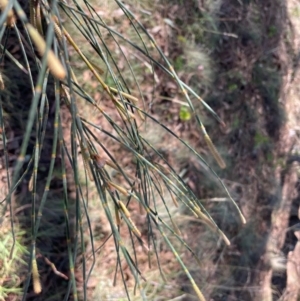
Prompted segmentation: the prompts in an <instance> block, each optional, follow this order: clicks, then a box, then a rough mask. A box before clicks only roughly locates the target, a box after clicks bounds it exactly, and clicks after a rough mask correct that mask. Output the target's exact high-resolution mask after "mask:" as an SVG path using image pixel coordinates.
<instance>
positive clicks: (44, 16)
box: [0, 0, 245, 300]
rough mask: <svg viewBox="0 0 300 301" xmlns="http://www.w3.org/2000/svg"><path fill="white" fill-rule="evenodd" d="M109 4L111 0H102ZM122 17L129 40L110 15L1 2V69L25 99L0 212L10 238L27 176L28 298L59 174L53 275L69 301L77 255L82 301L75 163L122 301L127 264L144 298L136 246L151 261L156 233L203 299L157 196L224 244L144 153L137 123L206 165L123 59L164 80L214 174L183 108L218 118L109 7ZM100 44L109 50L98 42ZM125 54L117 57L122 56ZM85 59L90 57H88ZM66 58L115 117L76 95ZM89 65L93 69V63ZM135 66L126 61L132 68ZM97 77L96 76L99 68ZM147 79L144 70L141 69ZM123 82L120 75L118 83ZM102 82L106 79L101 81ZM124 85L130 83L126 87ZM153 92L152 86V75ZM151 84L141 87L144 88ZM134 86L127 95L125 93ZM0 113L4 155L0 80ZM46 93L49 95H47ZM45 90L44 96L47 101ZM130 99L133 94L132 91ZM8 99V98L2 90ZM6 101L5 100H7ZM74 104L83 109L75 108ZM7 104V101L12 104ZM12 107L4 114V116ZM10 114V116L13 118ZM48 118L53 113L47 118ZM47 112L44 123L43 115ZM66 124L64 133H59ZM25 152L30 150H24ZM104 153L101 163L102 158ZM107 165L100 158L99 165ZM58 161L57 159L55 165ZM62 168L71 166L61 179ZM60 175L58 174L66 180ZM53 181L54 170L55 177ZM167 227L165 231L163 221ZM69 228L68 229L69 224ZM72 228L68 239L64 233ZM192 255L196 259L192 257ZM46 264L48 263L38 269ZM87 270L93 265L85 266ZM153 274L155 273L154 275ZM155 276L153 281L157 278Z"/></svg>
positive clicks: (190, 196) (39, 2)
mask: <svg viewBox="0 0 300 301" xmlns="http://www.w3.org/2000/svg"><path fill="white" fill-rule="evenodd" d="M112 1H113V0H112ZM115 2H116V4H117V5H118V6H119V9H120V11H121V12H122V14H123V16H122V18H127V19H128V21H129V23H130V26H131V27H132V29H133V32H134V34H135V37H134V38H130V37H127V36H126V35H125V34H123V33H122V32H121V31H119V30H118V27H117V26H111V25H110V24H112V20H110V16H106V17H103V16H101V15H99V14H98V12H97V10H96V9H95V8H94V7H93V5H92V4H91V2H90V1H86V0H84V1H77V0H71V1H65V0H52V1H47V0H29V6H28V4H27V1H18V0H9V1H8V0H1V1H0V8H1V17H0V39H1V61H2V62H3V61H6V60H10V61H11V63H12V64H14V66H15V70H17V72H19V73H20V74H22V75H23V76H24V74H25V75H26V77H27V83H28V84H29V87H28V88H27V90H29V93H31V95H32V97H31V101H30V108H29V109H28V110H27V112H28V116H27V117H26V124H25V130H24V134H23V137H22V144H21V146H20V150H19V152H18V157H17V159H16V161H15V166H14V170H13V176H12V177H11V178H10V177H9V163H8V159H7V152H5V153H4V157H6V160H5V162H6V164H5V165H6V170H7V174H8V179H9V180H8V182H7V185H8V187H7V189H8V194H7V195H6V196H4V197H3V201H4V204H5V206H4V209H3V212H4V213H5V212H7V210H10V215H11V220H12V222H11V231H12V233H14V214H13V209H12V207H13V206H12V198H13V196H14V194H15V192H16V190H17V189H18V187H20V186H21V185H22V183H23V180H24V178H25V177H26V175H28V174H29V175H30V176H29V178H30V180H29V184H28V191H29V193H30V195H31V198H30V202H31V258H30V260H29V262H28V265H29V274H31V273H32V279H33V290H34V292H35V293H36V294H38V293H40V292H41V290H42V287H41V283H40V279H39V273H38V265H37V260H36V258H38V257H39V256H43V254H40V255H38V252H37V250H36V240H37V238H38V237H39V239H43V235H46V234H43V233H44V232H41V229H40V228H41V227H40V225H41V221H42V217H43V214H44V211H45V205H46V204H47V200H48V199H49V191H50V190H51V183H52V181H53V178H54V171H55V170H59V173H60V179H61V181H62V189H63V199H62V201H61V206H62V207H64V212H65V216H64V224H65V231H66V242H67V249H68V262H69V263H68V264H69V267H68V273H67V274H68V275H67V276H66V275H64V274H61V276H62V277H63V278H64V279H68V280H69V286H68V289H67V290H66V292H65V294H64V300H68V298H69V295H70V294H71V295H72V298H73V299H74V300H78V289H79V287H78V285H79V284H78V282H76V277H75V262H76V258H77V256H81V263H82V269H81V272H82V279H83V284H81V285H82V287H81V288H80V291H83V294H82V295H83V299H84V300H86V299H87V293H86V291H87V282H88V278H89V276H90V274H91V270H90V269H87V265H86V260H87V257H88V256H89V254H86V253H85V243H84V235H85V233H86V232H85V230H84V229H83V220H87V221H88V227H89V230H88V233H89V236H90V244H91V245H92V248H91V249H92V251H91V252H92V258H93V260H94V261H95V258H96V256H97V254H96V252H95V248H94V241H93V240H94V238H93V231H92V226H91V223H90V222H89V211H88V199H87V197H86V195H85V193H84V187H83V186H84V184H83V183H82V181H81V180H80V173H81V172H82V171H81V170H80V168H79V166H81V165H79V162H82V161H83V163H84V165H83V166H84V169H85V172H86V174H87V177H86V179H87V181H89V182H93V185H95V187H96V190H97V193H98V200H99V208H102V209H101V210H104V212H105V216H106V218H107V220H108V222H109V224H110V228H111V233H112V237H113V239H114V242H115V252H116V254H117V262H116V272H117V273H118V272H119V273H120V274H121V275H122V279H123V282H124V288H125V291H126V292H127V296H128V298H130V297H129V296H130V294H129V292H128V291H129V288H128V287H127V284H126V281H125V278H124V273H123V267H124V264H123V263H124V262H126V263H127V265H128V267H129V269H130V271H131V273H132V275H133V277H134V279H135V284H136V285H135V286H136V288H138V289H140V290H141V296H142V298H143V299H146V296H145V294H144V293H143V292H142V285H141V283H142V281H147V279H145V278H144V277H143V271H142V270H140V269H139V266H138V260H137V259H136V251H135V250H136V248H137V246H141V247H142V248H143V250H144V252H146V253H148V254H149V256H150V257H151V258H152V257H153V258H156V259H157V260H158V266H159V254H158V252H159V250H158V249H157V246H156V235H157V234H154V232H155V233H159V234H160V235H161V237H162V238H163V239H164V241H165V243H166V245H167V246H168V247H169V248H170V250H171V251H172V252H173V254H174V256H175V258H176V259H177V260H178V262H179V264H180V265H181V266H182V269H183V270H184V272H185V273H186V274H187V277H188V278H189V280H190V282H191V285H192V286H193V288H194V290H195V292H196V294H197V296H198V298H199V300H205V298H204V295H203V293H202V292H201V289H200V288H199V287H198V286H197V284H196V283H195V281H194V280H193V277H192V275H191V274H190V273H189V271H188V269H187V267H186V265H185V264H184V262H183V260H182V258H181V256H180V254H179V253H178V251H177V250H176V247H175V246H174V245H173V243H172V241H174V239H173V238H172V239H170V237H175V238H176V239H177V240H178V241H179V242H180V243H181V244H182V245H183V246H185V247H186V248H187V249H188V250H189V251H190V252H192V254H194V253H193V250H192V249H191V248H190V247H189V246H188V245H187V243H186V242H184V240H183V238H182V237H181V233H180V231H179V229H178V228H177V226H176V224H175V222H174V221H173V219H172V214H171V212H170V211H169V210H168V203H167V202H166V201H165V195H164V193H163V191H167V192H168V194H170V196H171V198H172V199H173V200H174V203H176V204H178V203H181V204H183V205H185V206H186V207H188V208H189V210H190V211H191V212H192V213H193V214H194V215H195V216H197V217H198V218H199V219H201V220H202V221H203V222H204V223H205V224H206V225H207V226H208V227H209V228H210V229H211V230H212V231H213V232H214V233H216V234H217V235H219V236H220V237H221V238H223V239H224V242H225V243H226V244H230V242H229V240H228V238H227V237H226V236H225V234H224V233H223V232H222V231H221V230H220V229H219V228H218V226H217V225H216V223H215V222H214V221H213V219H212V218H211V217H210V215H209V213H208V212H207V211H206V210H205V208H204V207H203V205H202V204H201V202H200V201H199V200H198V199H197V197H196V196H195V195H194V193H193V192H192V191H191V189H190V188H189V187H188V186H187V185H186V184H185V182H184V181H183V179H182V178H181V177H180V176H179V175H178V174H177V173H176V171H175V169H174V168H173V167H172V166H170V164H169V163H168V161H167V159H166V158H165V157H164V155H163V154H162V153H160V152H159V151H158V150H157V149H156V148H155V145H152V144H151V143H150V142H149V141H148V140H147V139H146V138H145V137H144V136H143V135H142V133H141V132H140V127H141V124H142V125H147V123H150V124H151V123H156V124H157V125H159V126H160V127H161V130H162V131H165V132H166V133H167V134H168V135H170V136H172V137H173V139H177V140H178V141H180V142H181V143H182V144H183V145H184V147H186V150H187V152H190V153H191V154H193V155H194V156H196V157H197V158H198V159H199V160H201V161H202V162H203V163H204V164H206V165H207V163H206V161H205V160H204V158H203V157H202V156H200V154H199V153H197V151H196V150H195V149H193V148H192V147H191V146H190V145H189V144H188V143H186V142H185V141H183V140H182V139H181V138H180V137H178V136H177V135H176V134H175V133H174V132H172V131H171V130H170V129H168V127H167V125H164V124H162V123H161V122H160V121H159V120H157V119H156V118H155V117H154V116H152V115H151V113H150V110H149V107H148V105H147V104H148V102H147V100H145V99H144V96H143V95H144V93H143V91H142V87H141V86H140V83H139V80H138V78H137V76H136V75H135V71H134V67H133V65H132V61H131V59H130V58H129V55H128V53H138V56H139V58H142V61H138V62H139V64H140V68H141V69H142V68H145V72H146V68H150V69H151V72H152V74H155V72H157V70H160V71H161V72H163V73H164V74H165V76H167V77H169V78H170V79H171V80H173V81H174V82H175V83H176V84H177V85H178V87H179V89H180V90H181V92H182V99H181V101H182V102H185V103H186V104H187V105H188V106H189V107H190V110H191V112H192V116H193V118H195V121H196V122H197V124H198V125H199V136H200V135H203V137H204V140H205V141H206V142H207V144H208V148H209V150H210V151H211V155H212V156H214V157H215V159H216V161H217V163H218V164H219V165H220V167H221V168H225V167H226V165H225V162H224V161H223V159H222V158H221V156H220V155H219V153H218V151H217V149H216V148H215V146H214V145H213V142H212V141H211V139H210V137H209V136H208V133H207V132H206V130H205V127H204V125H203V122H202V120H201V116H199V115H198V114H197V113H196V111H195V108H194V105H193V103H194V102H195V101H199V102H200V103H201V104H202V105H203V107H204V108H205V109H206V110H208V112H209V113H210V114H211V116H212V118H216V119H217V120H218V121H219V122H221V123H222V121H221V119H220V118H219V117H218V115H217V114H216V113H215V112H214V111H213V110H212V109H211V108H210V107H209V105H208V104H206V103H205V101H204V100H203V99H202V98H201V97H200V96H199V95H197V94H196V93H195V92H194V91H193V90H192V89H191V88H190V87H189V86H187V85H186V84H185V83H184V82H182V81H181V80H180V79H179V77H178V75H177V74H176V71H175V70H174V68H173V67H172V65H171V64H170V62H169V61H168V59H167V58H166V56H165V55H164V54H163V52H162V50H161V49H160V48H159V47H158V45H157V44H156V42H155V40H154V39H153V37H152V36H151V35H150V34H149V33H148V32H147V30H146V29H145V27H144V26H143V25H142V24H141V23H140V22H139V20H138V19H137V18H136V17H135V15H134V14H133V13H132V12H131V11H130V10H129V9H128V6H126V5H124V3H123V2H121V1H119V0H115ZM65 20H67V23H69V24H71V23H72V24H73V25H72V26H74V27H75V28H77V32H78V34H80V36H81V39H82V38H84V39H85V43H86V45H88V46H89V47H90V49H91V51H90V52H89V54H86V53H85V51H84V50H83V48H84V47H85V45H82V44H79V43H78V42H77V40H76V36H74V35H73V36H72V34H70V32H68V30H67V29H66V27H67V26H66V22H65ZM13 38H14V39H15V40H16V39H17V41H18V47H19V49H21V50H20V51H21V54H22V58H21V59H18V58H15V57H14V54H13V53H10V51H9V49H8V48H7V45H8V44H9V41H10V39H13ZM108 40H109V43H108ZM125 50H126V51H125ZM91 52H92V55H91ZM74 53H76V59H78V60H80V61H81V62H83V63H84V64H85V66H86V69H87V70H89V71H90V72H91V73H92V75H93V78H94V80H95V81H97V83H98V87H97V89H98V90H99V91H100V92H101V95H102V98H103V99H109V100H110V101H111V103H112V105H113V106H114V109H115V114H113V115H112V114H110V112H109V111H108V110H107V109H106V107H105V104H104V103H102V102H101V101H100V102H97V101H96V100H95V99H94V98H93V97H92V96H91V95H90V93H89V91H87V90H85V88H84V85H83V82H80V81H79V80H78V79H77V78H76V71H75V70H73V69H74V68H73V67H72V66H73V65H72V57H71V55H70V54H73V55H74ZM120 59H122V61H123V62H124V61H125V62H126V68H125V69H126V71H127V72H126V76H125V74H124V71H122V70H124V68H123V69H121V68H120V67H119V65H118V62H119V60H120ZM95 61H97V62H101V64H99V65H100V66H101V67H100V66H98V64H95ZM135 63H136V62H135ZM102 69H103V70H102ZM2 72H3V75H4V76H7V82H8V83H9V81H13V80H14V79H13V78H10V77H9V74H6V70H5V68H4V70H2V71H1V73H2ZM147 72H149V71H148V69H147ZM128 74H129V75H130V76H128ZM108 78H109V81H108V80H107V79H108ZM132 82H133V83H134V85H132ZM152 84H153V85H154V84H155V80H154V77H153V83H152ZM149 85H151V83H149ZM132 86H134V91H132ZM0 88H1V90H2V92H3V93H1V101H0V104H1V107H0V113H1V114H0V121H1V130H2V136H3V137H2V140H3V145H4V150H5V149H6V148H7V145H6V137H5V133H6V131H7V128H6V123H5V118H4V111H5V110H6V108H7V107H8V104H7V102H8V100H7V98H6V97H4V95H5V93H8V91H10V90H9V88H8V87H6V81H3V80H2V79H1V85H0ZM49 91H50V92H49ZM51 91H52V93H51ZM137 91H138V92H137ZM10 92H11V93H13V92H12V91H10ZM10 97H11V98H13V97H14V95H13V94H12V95H10ZM79 100H81V104H82V102H83V103H84V104H85V105H80V106H79V105H78V101H79ZM14 103H15V102H12V105H14ZM85 106H86V107H91V106H92V107H94V110H95V112H97V114H99V116H102V117H103V118H104V119H105V120H106V121H107V123H108V124H109V125H110V130H107V129H106V128H104V127H102V126H101V125H99V124H97V123H95V122H94V121H93V120H89V119H88V118H86V117H84V116H83V115H84V107H85ZM62 107H65V108H67V109H68V110H69V114H70V116H71V121H70V122H69V123H66V122H65V121H64V120H63V116H62ZM13 109H14V108H13ZM17 109H18V108H15V110H17ZM52 113H53V114H52ZM51 114H52V115H51ZM50 116H53V126H51V127H50V128H49V126H48V120H49V119H50ZM66 124H67V127H68V128H67V130H66ZM96 133H101V135H102V136H101V137H103V136H106V137H107V139H110V140H111V141H113V142H114V143H115V144H118V145H120V146H122V148H123V149H125V150H126V152H127V153H128V156H132V158H134V162H135V170H134V171H131V172H130V173H129V172H128V171H126V170H125V169H124V168H123V167H122V166H121V165H120V164H119V162H118V158H116V157H115V154H114V153H113V152H112V151H111V150H110V149H109V148H106V146H105V144H104V143H103V141H102V140H101V139H100V138H99V136H98V135H97V134H96ZM49 135H50V136H51V137H52V139H51V141H52V146H51V160H50V161H49V162H48V165H47V174H46V176H45V185H44V187H43V189H42V191H40V189H39V185H38V183H39V177H40V175H39V173H40V168H39V167H40V165H41V164H42V163H41V162H43V156H42V154H43V148H45V141H46V138H47V137H49ZM31 145H32V147H30V146H31ZM150 151H151V152H154V153H155V154H156V156H157V157H158V158H159V160H160V163H158V162H157V161H154V160H152V159H151V156H149V152H150ZM103 154H105V155H106V157H104V156H103ZM106 158H109V159H106ZM58 159H59V160H58ZM68 166H71V173H69V169H68V168H67V167H68ZM108 168H111V169H113V170H115V171H116V172H118V173H119V174H121V176H122V181H120V182H117V181H116V180H115V179H114V178H112V176H111V174H110V173H109V172H108ZM209 169H210V171H211V173H212V174H213V175H214V176H215V177H216V178H217V179H218V181H220V183H221V185H222V186H223V187H224V191H225V192H226V193H227V194H228V196H229V198H230V199H231V200H232V198H231V197H230V195H229V193H228V191H227V189H226V187H225V185H224V184H223V183H222V181H221V179H220V178H219V177H218V176H217V174H216V173H215V172H214V171H213V170H212V169H211V168H210V167H209ZM67 172H68V175H67V174H66V173H67ZM56 173H57V172H56ZM70 181H71V182H73V184H74V186H73V187H75V188H74V190H75V201H73V200H72V201H71V199H70V196H69V187H70ZM131 202H135V203H138V204H139V207H140V209H141V211H143V212H145V214H146V219H145V222H146V223H147V225H145V229H147V234H146V236H145V235H142V233H141V229H139V227H138V226H137V225H136V223H135V221H134V219H133V218H132V214H131V212H130V210H129V209H128V204H130V203H131ZM232 202H233V204H234V206H235V207H236V209H237V212H238V214H239V216H240V218H241V221H242V222H243V223H245V219H244V217H243V215H242V213H241V212H240V211H239V209H238V207H237V206H236V204H235V202H234V201H233V200H232ZM159 203H160V204H163V206H165V209H166V211H165V212H167V215H168V219H166V218H165V215H164V216H162V215H161V212H160V211H159V210H158V208H160V207H159V206H158V204H159ZM73 205H74V206H75V207H76V208H75V210H74V212H75V216H74V219H75V222H73V221H72V220H71V219H72V218H73V217H71V216H70V215H69V212H70V208H71V207H72V206H73ZM169 221H171V224H170V223H169ZM121 224H123V225H124V224H125V225H126V226H127V227H128V230H129V233H130V237H131V246H130V248H129V247H128V246H127V244H126V243H125V242H124V239H123V238H122V233H121V231H120V228H121ZM74 225H75V226H74ZM73 228H74V231H73ZM195 257H196V256H195ZM45 260H46V262H47V264H48V265H50V266H51V268H52V270H53V272H54V273H55V274H57V275H58V276H59V275H60V274H59V273H60V272H59V271H58V269H56V267H55V266H54V264H53V263H51V262H50V261H49V260H48V259H47V258H45ZM47 260H48V261H47ZM92 266H93V265H92ZM159 268H160V267H159ZM162 277H163V275H162ZM30 283H31V280H30V277H29V278H28V280H27V282H26V283H25V286H24V289H25V291H24V298H23V300H25V298H26V293H27V291H28V289H29V285H30Z"/></svg>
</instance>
